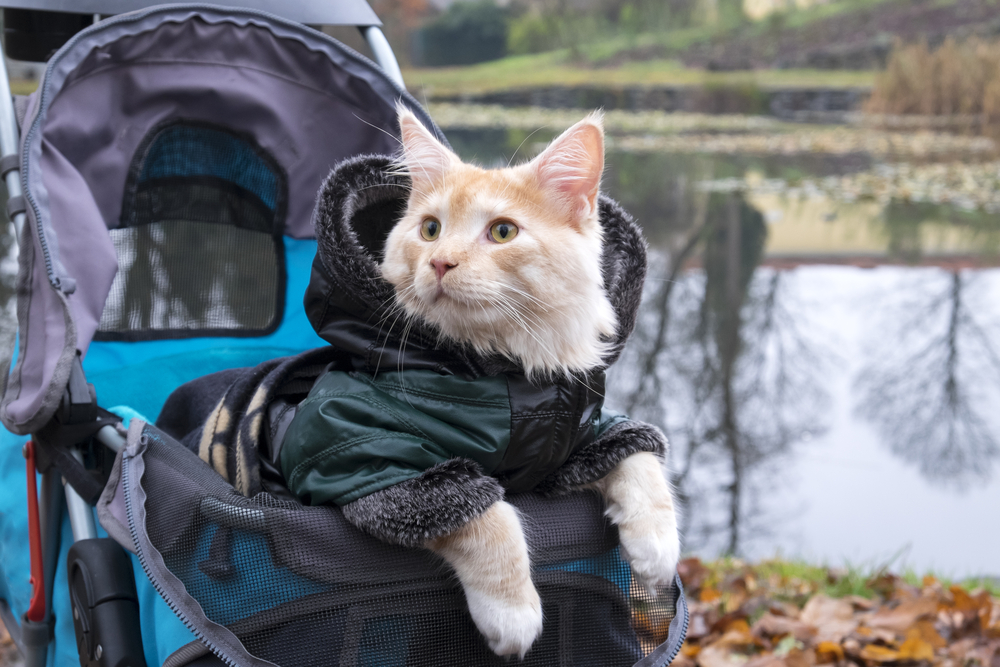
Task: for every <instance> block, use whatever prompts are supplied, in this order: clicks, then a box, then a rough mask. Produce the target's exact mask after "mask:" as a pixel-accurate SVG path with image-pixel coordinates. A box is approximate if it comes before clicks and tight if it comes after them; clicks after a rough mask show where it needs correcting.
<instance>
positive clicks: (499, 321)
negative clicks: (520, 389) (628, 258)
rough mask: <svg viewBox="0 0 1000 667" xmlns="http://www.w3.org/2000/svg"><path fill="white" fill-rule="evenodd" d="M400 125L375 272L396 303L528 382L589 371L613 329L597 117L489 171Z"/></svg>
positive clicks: (408, 116)
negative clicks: (398, 192) (402, 186)
mask: <svg viewBox="0 0 1000 667" xmlns="http://www.w3.org/2000/svg"><path fill="white" fill-rule="evenodd" d="M399 124H400V129H401V132H402V139H403V141H402V143H403V155H402V158H401V165H402V167H403V168H404V169H405V170H406V171H407V172H408V173H409V175H410V178H411V182H412V190H411V192H410V196H409V200H408V203H407V207H406V212H405V213H404V215H403V217H402V218H401V219H400V221H399V222H398V223H397V224H396V226H395V227H394V228H393V230H392V232H391V233H390V234H389V237H388V239H387V241H386V245H385V257H384V260H383V262H382V265H381V268H382V274H383V276H384V277H385V279H386V280H387V281H389V282H390V283H391V284H392V285H393V287H394V288H395V293H396V301H397V304H398V305H399V306H400V307H402V308H403V310H404V311H405V312H406V314H407V315H408V316H409V317H414V318H417V319H419V320H421V321H423V322H425V323H428V324H430V325H432V326H433V327H434V328H435V329H436V330H437V331H438V332H439V333H440V335H441V336H442V337H443V338H445V339H448V340H451V341H454V342H458V343H464V344H468V345H471V346H472V347H473V348H475V349H476V350H477V351H478V352H480V353H483V354H489V353H493V352H499V353H500V354H503V355H504V356H507V357H508V358H511V359H513V360H515V361H517V362H519V363H520V364H521V365H522V366H523V368H524V369H525V372H526V373H527V374H528V375H529V376H532V375H555V374H566V373H570V372H573V371H581V370H586V369H590V368H594V367H596V366H599V365H600V364H601V362H602V358H603V356H604V355H605V354H606V353H607V351H608V349H609V346H608V344H607V343H606V342H604V340H603V339H604V338H610V337H612V336H613V335H614V334H615V330H616V326H617V320H616V316H615V312H614V310H613V308H612V307H611V304H610V303H609V301H608V298H607V295H606V294H605V291H604V284H603V279H602V273H601V238H602V234H601V225H600V222H599V221H598V207H597V195H598V190H599V187H600V180H601V172H602V171H603V169H604V131H603V128H602V125H601V117H600V116H599V115H597V114H592V115H590V116H588V117H587V118H585V119H583V120H582V121H580V122H579V123H577V124H576V125H574V126H573V127H571V128H569V129H568V130H566V132H564V133H563V134H562V135H560V136H559V137H558V138H557V139H555V141H553V142H552V143H551V144H550V145H549V146H548V148H546V149H545V150H544V151H543V152H542V153H541V154H540V155H538V157H536V158H535V159H533V160H531V161H530V162H527V163H525V164H522V165H519V166H516V167H509V168H504V169H494V170H486V169H481V168H479V167H476V166H474V165H470V164H466V163H464V162H462V161H461V160H460V159H459V158H458V156H456V155H455V154H454V153H452V152H451V151H450V150H448V148H446V147H445V146H444V145H443V144H441V142H439V141H438V140H437V139H436V138H435V137H434V136H433V135H432V134H431V133H430V132H429V131H428V130H427V129H426V128H425V127H424V126H423V125H422V124H421V123H420V121H419V120H417V118H416V117H415V116H414V115H413V114H412V113H411V112H410V111H408V110H405V109H402V108H400V110H399Z"/></svg>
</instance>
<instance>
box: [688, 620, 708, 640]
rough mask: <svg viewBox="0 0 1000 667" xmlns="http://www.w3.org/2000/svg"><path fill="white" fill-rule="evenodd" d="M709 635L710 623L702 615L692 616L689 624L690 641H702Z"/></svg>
mask: <svg viewBox="0 0 1000 667" xmlns="http://www.w3.org/2000/svg"><path fill="white" fill-rule="evenodd" d="M707 634H708V623H706V622H705V617H704V616H703V615H702V614H692V615H691V621H690V622H689V623H688V632H687V636H688V639H701V638H702V637H704V636H705V635H707Z"/></svg>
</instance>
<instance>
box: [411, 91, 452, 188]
mask: <svg viewBox="0 0 1000 667" xmlns="http://www.w3.org/2000/svg"><path fill="white" fill-rule="evenodd" d="M396 112H397V113H398V115H399V132H400V136H402V138H403V164H404V165H405V166H406V170H407V172H408V173H409V174H410V179H411V181H412V182H413V188H414V189H416V190H421V189H430V188H432V187H433V186H434V184H435V183H437V182H438V181H440V180H441V179H442V178H443V177H444V175H445V173H446V172H447V171H448V169H449V168H450V167H451V166H452V164H453V162H454V161H455V160H457V159H458V157H457V156H456V155H455V154H454V153H452V152H451V151H450V150H448V148H447V147H445V145H444V144H442V143H441V142H440V141H438V140H437V137H435V136H434V135H433V134H431V132H430V131H429V130H428V129H427V128H426V127H424V124H423V123H421V122H420V121H419V120H417V117H416V116H415V115H414V114H413V112H412V111H410V110H409V109H407V108H406V107H404V106H403V105H402V104H397V105H396Z"/></svg>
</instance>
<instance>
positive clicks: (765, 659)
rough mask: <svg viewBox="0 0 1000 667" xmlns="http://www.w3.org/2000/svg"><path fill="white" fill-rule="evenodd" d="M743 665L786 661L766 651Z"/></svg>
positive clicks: (779, 666) (762, 666)
mask: <svg viewBox="0 0 1000 667" xmlns="http://www.w3.org/2000/svg"><path fill="white" fill-rule="evenodd" d="M670 667H673V663H671V665H670ZM743 667H785V661H784V660H782V659H781V658H779V657H778V656H776V655H772V654H770V653H765V654H763V655H755V656H754V657H752V658H750V660H748V661H747V662H746V663H744V665H743Z"/></svg>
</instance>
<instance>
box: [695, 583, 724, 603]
mask: <svg viewBox="0 0 1000 667" xmlns="http://www.w3.org/2000/svg"><path fill="white" fill-rule="evenodd" d="M721 597H722V593H720V592H719V591H718V590H716V589H714V588H712V587H711V586H708V587H706V588H702V589H701V593H699V594H698V599H699V600H701V601H702V602H716V601H717V600H719V599H720V598H721Z"/></svg>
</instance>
